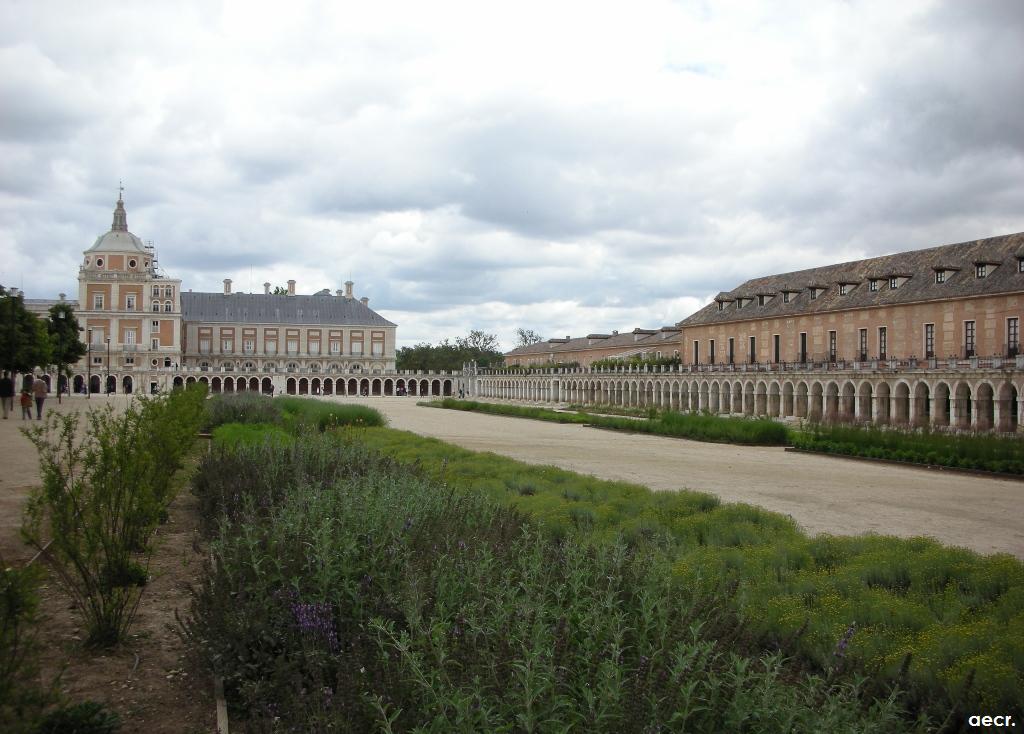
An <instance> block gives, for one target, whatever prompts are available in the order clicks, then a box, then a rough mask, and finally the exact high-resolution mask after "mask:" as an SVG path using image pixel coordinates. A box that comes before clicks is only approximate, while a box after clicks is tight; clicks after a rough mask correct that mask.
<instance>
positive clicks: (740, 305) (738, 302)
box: [736, 298, 743, 308]
mask: <svg viewBox="0 0 1024 734" xmlns="http://www.w3.org/2000/svg"><path fill="white" fill-rule="evenodd" d="M736 308H743V299H742V298H737V299H736Z"/></svg>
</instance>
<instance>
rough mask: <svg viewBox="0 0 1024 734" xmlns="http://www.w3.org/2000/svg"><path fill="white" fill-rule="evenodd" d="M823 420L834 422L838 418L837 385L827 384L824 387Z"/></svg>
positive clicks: (833, 383)
mask: <svg viewBox="0 0 1024 734" xmlns="http://www.w3.org/2000/svg"><path fill="white" fill-rule="evenodd" d="M824 415H825V420H829V421H834V420H836V419H837V418H839V385H838V384H836V383H835V382H829V383H828V385H827V386H826V387H825V413H824Z"/></svg>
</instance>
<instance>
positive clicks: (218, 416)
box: [203, 392, 281, 432]
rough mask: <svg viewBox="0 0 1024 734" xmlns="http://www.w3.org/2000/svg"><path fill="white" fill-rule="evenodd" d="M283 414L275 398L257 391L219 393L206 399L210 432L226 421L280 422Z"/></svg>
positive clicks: (207, 429)
mask: <svg viewBox="0 0 1024 734" xmlns="http://www.w3.org/2000/svg"><path fill="white" fill-rule="evenodd" d="M280 422H281V414H280V411H279V410H278V407H277V405H275V403H274V399H273V398H270V397H266V396H264V395H260V394H258V393H255V392H238V393H219V394H217V395H214V396H212V397H211V398H210V399H209V400H207V401H206V423H205V425H204V427H203V428H204V430H205V431H207V432H209V431H212V430H213V429H215V428H216V427H217V426H221V425H224V424H225V423H280Z"/></svg>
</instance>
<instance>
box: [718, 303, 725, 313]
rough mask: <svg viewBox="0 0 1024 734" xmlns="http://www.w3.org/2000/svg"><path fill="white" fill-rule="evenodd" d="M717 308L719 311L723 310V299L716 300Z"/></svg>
mask: <svg viewBox="0 0 1024 734" xmlns="http://www.w3.org/2000/svg"><path fill="white" fill-rule="evenodd" d="M718 310H719V311H724V310H725V301H719V302H718Z"/></svg>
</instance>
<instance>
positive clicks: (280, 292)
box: [270, 285, 288, 296]
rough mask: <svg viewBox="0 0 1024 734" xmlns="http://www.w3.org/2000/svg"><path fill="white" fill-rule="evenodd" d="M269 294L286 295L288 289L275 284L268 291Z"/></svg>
mask: <svg viewBox="0 0 1024 734" xmlns="http://www.w3.org/2000/svg"><path fill="white" fill-rule="evenodd" d="M270 295H272V296H287V295H288V289H287V288H285V287H284V286H283V285H275V286H274V290H272V291H271V292H270Z"/></svg>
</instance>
